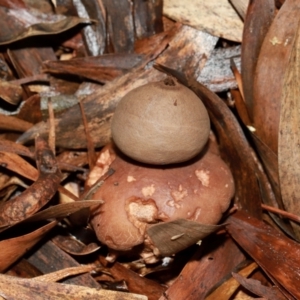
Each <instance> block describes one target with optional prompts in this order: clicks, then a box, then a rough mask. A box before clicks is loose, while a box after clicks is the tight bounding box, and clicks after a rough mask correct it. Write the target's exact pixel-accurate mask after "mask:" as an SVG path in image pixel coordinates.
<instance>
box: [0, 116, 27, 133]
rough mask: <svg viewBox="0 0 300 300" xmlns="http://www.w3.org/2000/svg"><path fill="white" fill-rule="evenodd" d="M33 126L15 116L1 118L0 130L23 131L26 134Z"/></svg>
mask: <svg viewBox="0 0 300 300" xmlns="http://www.w3.org/2000/svg"><path fill="white" fill-rule="evenodd" d="M32 126H33V124H31V123H29V122H26V121H23V120H21V119H19V118H16V117H13V116H6V115H1V116H0V129H1V130H3V129H6V130H12V131H21V132H24V131H26V130H28V129H29V128H31V127H32Z"/></svg>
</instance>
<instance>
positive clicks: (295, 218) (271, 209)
mask: <svg viewBox="0 0 300 300" xmlns="http://www.w3.org/2000/svg"><path fill="white" fill-rule="evenodd" d="M261 207H262V209H265V210H267V211H269V212H272V213H275V214H279V215H281V216H283V217H285V218H287V219H290V220H292V221H295V222H297V223H300V217H299V216H297V215H295V214H292V213H289V212H287V211H284V210H282V209H280V208H277V207H273V206H269V205H265V204H262V205H261Z"/></svg>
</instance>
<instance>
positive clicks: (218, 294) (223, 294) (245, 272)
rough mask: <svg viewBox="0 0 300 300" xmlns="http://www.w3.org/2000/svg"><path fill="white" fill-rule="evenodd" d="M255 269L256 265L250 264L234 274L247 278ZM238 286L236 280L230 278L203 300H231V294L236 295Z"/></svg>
mask: <svg viewBox="0 0 300 300" xmlns="http://www.w3.org/2000/svg"><path fill="white" fill-rule="evenodd" d="M257 267H258V266H257V264H256V263H252V264H250V265H248V266H246V267H244V268H243V269H242V270H240V271H239V272H238V273H235V274H238V275H240V276H249V275H250V274H251V273H252V272H253V271H254V270H255V269H256V268H257ZM239 286H240V283H239V282H238V281H237V280H236V279H234V277H230V278H229V279H228V280H226V281H225V282H224V283H223V284H222V285H220V286H219V287H217V288H216V289H215V290H214V291H213V292H212V293H211V294H209V296H207V297H206V298H205V300H216V299H222V300H229V299H232V296H233V294H235V293H236V291H237V289H238V288H239Z"/></svg>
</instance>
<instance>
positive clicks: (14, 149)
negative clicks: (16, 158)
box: [0, 116, 34, 158]
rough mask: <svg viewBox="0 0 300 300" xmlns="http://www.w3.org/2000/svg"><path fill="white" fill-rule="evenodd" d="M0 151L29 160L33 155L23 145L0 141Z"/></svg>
mask: <svg viewBox="0 0 300 300" xmlns="http://www.w3.org/2000/svg"><path fill="white" fill-rule="evenodd" d="M1 118H2V116H1ZM1 118H0V119H1ZM0 151H1V152H10V153H15V154H18V155H22V156H26V157H30V158H33V157H34V153H33V152H31V151H30V150H29V148H27V147H25V146H23V145H20V144H17V143H15V142H12V141H9V140H0Z"/></svg>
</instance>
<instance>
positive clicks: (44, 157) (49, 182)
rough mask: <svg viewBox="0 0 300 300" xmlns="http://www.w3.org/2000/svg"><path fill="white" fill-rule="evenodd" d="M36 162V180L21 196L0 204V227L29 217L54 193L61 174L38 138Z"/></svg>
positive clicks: (50, 153) (41, 140) (45, 145)
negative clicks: (37, 175)
mask: <svg viewBox="0 0 300 300" xmlns="http://www.w3.org/2000/svg"><path fill="white" fill-rule="evenodd" d="M36 162H37V167H38V170H39V173H40V174H39V177H38V179H37V180H36V181H35V182H34V183H33V184H32V185H31V186H30V187H29V188H27V189H26V190H25V191H24V192H23V193H22V194H21V195H19V196H16V197H15V198H13V199H11V200H10V201H7V202H5V203H2V206H1V211H0V224H1V226H8V225H12V224H14V223H17V222H19V221H21V220H23V219H25V218H27V217H29V216H31V215H32V214H34V213H35V212H37V211H38V210H39V209H41V208H42V207H43V206H44V205H45V204H47V203H48V202H49V201H50V199H51V198H52V196H53V195H54V194H55V193H56V191H57V189H58V186H59V183H60V180H61V173H60V170H59V168H58V166H57V163H56V160H55V157H54V155H53V153H52V152H51V150H50V149H49V147H48V146H47V144H46V142H45V141H44V140H43V139H42V138H40V137H37V138H36Z"/></svg>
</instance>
